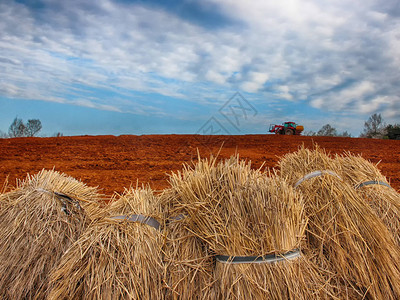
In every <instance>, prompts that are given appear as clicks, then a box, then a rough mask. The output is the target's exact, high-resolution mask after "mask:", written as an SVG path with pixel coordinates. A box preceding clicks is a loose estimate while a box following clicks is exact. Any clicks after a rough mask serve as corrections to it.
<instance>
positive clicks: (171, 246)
mask: <svg viewBox="0 0 400 300" xmlns="http://www.w3.org/2000/svg"><path fill="white" fill-rule="evenodd" d="M160 197H161V199H162V203H163V207H164V209H165V212H166V216H167V222H166V226H165V230H164V233H165V245H164V262H165V284H166V288H167V293H166V298H167V299H215V295H214V294H213V288H212V286H213V269H214V256H213V253H211V251H210V250H209V249H208V247H207V246H206V245H205V243H204V242H203V241H202V240H201V239H200V238H199V237H198V236H196V234H195V233H194V232H193V231H191V230H190V228H191V227H193V226H192V225H191V223H190V221H191V220H190V218H188V217H186V216H185V215H184V214H182V210H181V209H180V208H179V196H178V195H177V194H176V193H174V192H173V191H172V190H171V189H167V190H165V191H164V192H163V193H162V195H161V196H160ZM177 205H178V207H176V206H177Z"/></svg>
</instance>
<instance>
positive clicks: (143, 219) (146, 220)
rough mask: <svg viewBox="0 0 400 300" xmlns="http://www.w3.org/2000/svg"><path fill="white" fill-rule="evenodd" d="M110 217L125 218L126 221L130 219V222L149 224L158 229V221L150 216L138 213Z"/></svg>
mask: <svg viewBox="0 0 400 300" xmlns="http://www.w3.org/2000/svg"><path fill="white" fill-rule="evenodd" d="M111 219H115V220H127V221H130V222H138V223H142V224H146V225H149V226H151V227H153V228H155V229H156V230H160V222H158V221H157V220H156V219H154V218H152V217H149V216H144V215H141V214H138V215H126V216H115V217H112V218H111Z"/></svg>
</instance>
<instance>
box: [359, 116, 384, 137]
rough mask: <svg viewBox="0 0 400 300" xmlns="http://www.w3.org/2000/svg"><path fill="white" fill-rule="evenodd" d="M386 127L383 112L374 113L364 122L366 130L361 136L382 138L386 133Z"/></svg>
mask: <svg viewBox="0 0 400 300" xmlns="http://www.w3.org/2000/svg"><path fill="white" fill-rule="evenodd" d="M385 127H386V126H385V123H384V122H383V119H382V116H381V114H373V115H371V116H370V117H369V118H368V120H367V121H366V122H365V123H364V131H363V133H361V135H360V137H366V138H382V137H383V136H384V135H385Z"/></svg>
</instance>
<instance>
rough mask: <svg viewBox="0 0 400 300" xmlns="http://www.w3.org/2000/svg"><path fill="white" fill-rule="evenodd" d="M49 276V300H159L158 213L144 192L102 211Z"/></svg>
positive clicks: (129, 195) (161, 293) (128, 194)
mask: <svg viewBox="0 0 400 300" xmlns="http://www.w3.org/2000/svg"><path fill="white" fill-rule="evenodd" d="M107 215H108V216H107V217H105V218H104V219H102V220H99V221H97V222H94V223H93V224H91V225H90V226H89V228H88V229H87V230H86V231H85V232H84V233H83V234H82V236H81V237H80V238H79V240H77V241H76V242H75V243H74V244H73V245H72V246H71V248H70V249H69V250H68V251H67V252H66V253H65V255H64V256H63V257H62V260H61V263H60V264H59V266H58V268H57V269H55V270H54V271H53V272H52V274H51V279H52V290H51V291H50V296H49V299H110V300H111V299H164V291H163V283H162V279H163V278H162V275H163V264H162V252H161V251H162V245H163V237H162V234H161V233H160V231H159V230H160V226H162V223H161V221H162V219H163V218H162V212H161V209H160V205H159V201H158V198H157V197H156V196H155V195H154V194H153V192H152V191H151V190H150V189H149V188H145V189H130V190H128V191H125V193H124V194H123V195H122V196H121V197H120V198H119V199H118V200H117V201H115V202H113V203H111V205H110V206H109V207H108V208H107Z"/></svg>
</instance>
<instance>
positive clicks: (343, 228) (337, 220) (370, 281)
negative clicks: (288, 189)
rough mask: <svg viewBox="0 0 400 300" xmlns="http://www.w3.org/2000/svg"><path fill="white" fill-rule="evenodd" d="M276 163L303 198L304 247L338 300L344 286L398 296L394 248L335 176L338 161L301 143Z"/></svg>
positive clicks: (398, 274)
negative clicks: (327, 277) (327, 276)
mask: <svg viewBox="0 0 400 300" xmlns="http://www.w3.org/2000/svg"><path fill="white" fill-rule="evenodd" d="M279 167H280V173H281V176H282V178H284V179H285V180H286V181H287V182H288V183H290V184H291V185H293V186H295V187H296V189H297V190H299V191H301V193H302V194H303V196H304V200H305V213H306V215H307V216H308V218H309V222H308V225H307V234H306V237H307V240H306V247H307V248H308V250H309V251H310V253H314V254H315V255H316V261H317V262H319V263H320V265H322V267H324V268H326V269H327V270H330V271H331V273H332V279H331V282H336V284H334V285H336V286H337V288H338V290H337V293H338V295H339V296H340V297H339V298H347V297H348V296H347V295H341V293H342V292H341V290H342V289H344V291H345V292H346V293H347V292H348V291H350V292H351V291H352V290H353V292H354V293H355V294H359V295H360V297H365V296H366V297H372V298H374V299H399V297H400V270H399V266H400V264H399V263H400V252H399V248H398V247H397V245H396V243H395V241H394V239H393V237H392V235H391V234H390V233H389V231H388V229H387V228H386V226H385V225H384V223H383V222H382V220H381V219H380V218H378V216H377V215H376V213H375V212H374V211H373V210H372V209H371V207H370V206H369V205H368V203H366V202H365V201H364V200H363V199H362V198H360V196H359V194H358V193H357V192H356V191H355V189H354V188H353V186H351V185H349V184H348V183H347V182H346V181H344V180H342V179H341V178H340V175H342V173H341V172H340V168H338V165H337V161H335V160H333V159H331V158H330V157H328V156H327V155H326V153H324V152H323V151H321V150H320V149H318V148H317V149H315V150H309V149H305V148H304V147H302V148H301V149H299V150H298V151H297V152H295V153H290V154H287V155H285V156H284V157H283V158H282V159H281V160H280V162H279ZM343 285H344V287H343ZM346 286H347V290H346V288H345V287H346Z"/></svg>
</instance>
